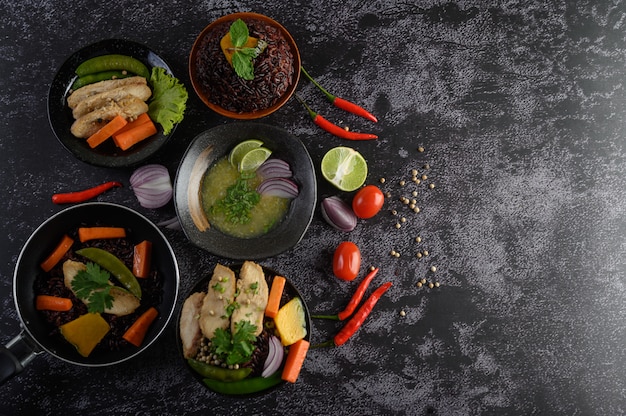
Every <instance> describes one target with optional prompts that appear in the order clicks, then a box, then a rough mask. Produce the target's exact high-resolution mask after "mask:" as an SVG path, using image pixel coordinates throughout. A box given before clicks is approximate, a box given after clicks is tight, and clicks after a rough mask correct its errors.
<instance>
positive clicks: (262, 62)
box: [189, 13, 301, 120]
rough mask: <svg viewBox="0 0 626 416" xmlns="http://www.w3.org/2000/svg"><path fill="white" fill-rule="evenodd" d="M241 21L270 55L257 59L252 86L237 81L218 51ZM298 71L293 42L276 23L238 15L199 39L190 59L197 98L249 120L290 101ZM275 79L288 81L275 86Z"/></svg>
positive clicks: (227, 114)
mask: <svg viewBox="0 0 626 416" xmlns="http://www.w3.org/2000/svg"><path fill="white" fill-rule="evenodd" d="M237 19H242V20H243V21H244V22H245V23H246V25H247V26H248V29H249V32H250V36H253V37H257V38H260V39H264V40H266V41H267V42H268V46H267V49H266V50H265V51H264V52H263V53H262V54H261V55H260V56H259V57H257V58H255V61H254V74H255V77H254V80H252V81H246V80H244V79H242V78H239V77H238V76H237V74H236V73H235V71H234V69H232V67H231V66H230V64H229V63H228V61H227V60H226V57H225V56H224V54H223V53H222V51H221V49H220V45H219V42H220V40H221V38H222V37H223V36H224V35H226V33H228V30H229V28H230V25H231V24H232V23H233V22H234V21H235V20H237ZM270 51H272V54H273V55H274V54H275V53H276V54H278V55H279V56H281V62H282V63H283V64H281V65H276V64H275V63H272V62H271V60H270V56H269V55H270V54H269V52H270ZM284 62H288V64H286V65H285V64H284ZM266 64H267V65H266ZM300 65H301V61H300V52H299V51H298V47H297V46H296V43H295V41H294V40H293V38H292V37H291V35H290V34H289V32H287V30H286V29H285V28H284V27H283V26H281V25H280V24H279V23H278V22H276V21H274V20H272V19H270V18H269V17H267V16H264V15H261V14H257V13H234V14H229V15H226V16H223V17H221V18H219V19H217V20H215V21H214V22H213V23H211V24H209V25H208V26H207V27H205V28H204V30H203V31H202V32H201V33H200V35H198V37H197V38H196V40H195V42H194V44H193V47H192V49H191V54H190V55H189V77H190V79H191V84H192V86H193V89H194V90H195V91H196V94H198V97H200V99H201V100H202V101H203V102H204V103H205V104H206V105H207V106H208V107H209V108H210V109H211V110H213V111H215V112H216V113H218V114H220V115H223V116H225V117H229V118H233V119H240V120H251V119H258V118H261V117H265V116H267V115H269V114H272V113H273V112H274V111H276V110H278V109H279V108H280V107H282V106H283V105H284V104H285V103H286V102H287V101H288V100H289V98H291V96H292V94H293V93H294V91H295V89H296V87H297V85H298V81H299V79H300ZM276 76H278V77H279V78H281V79H283V80H284V81H283V82H278V83H277V82H275V78H276ZM270 79H271V80H270ZM268 80H270V81H268ZM268 89H269V90H268Z"/></svg>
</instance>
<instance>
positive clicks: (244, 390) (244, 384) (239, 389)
mask: <svg viewBox="0 0 626 416" xmlns="http://www.w3.org/2000/svg"><path fill="white" fill-rule="evenodd" d="M202 381H203V382H204V384H205V385H206V386H207V387H208V388H210V389H211V390H213V391H215V392H217V393H222V394H229V395H245V394H252V393H257V392H259V391H263V390H267V389H269V388H271V387H274V386H276V385H278V384H279V383H281V382H282V379H281V372H280V371H277V372H275V373H274V374H272V375H271V376H269V377H252V378H247V379H244V380H239V381H231V382H227V381H219V380H213V379H210V378H205V379H204V380H202Z"/></svg>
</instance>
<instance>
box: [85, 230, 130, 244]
mask: <svg viewBox="0 0 626 416" xmlns="http://www.w3.org/2000/svg"><path fill="white" fill-rule="evenodd" d="M124 237H126V229H125V228H123V227H79V228H78V239H79V240H80V242H81V243H84V242H85V241H89V240H103V239H109V238H124Z"/></svg>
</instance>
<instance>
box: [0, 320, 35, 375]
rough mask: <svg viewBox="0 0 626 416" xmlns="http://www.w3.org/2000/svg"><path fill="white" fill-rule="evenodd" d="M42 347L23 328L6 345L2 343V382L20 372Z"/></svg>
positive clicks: (0, 370)
mask: <svg viewBox="0 0 626 416" xmlns="http://www.w3.org/2000/svg"><path fill="white" fill-rule="evenodd" d="M41 352H42V349H41V348H40V347H39V346H38V345H37V343H36V342H35V341H34V340H33V339H32V338H31V337H30V335H28V334H27V333H26V332H25V331H23V330H22V332H20V334H19V335H18V336H16V337H15V338H13V339H12V340H11V341H9V342H8V343H7V344H6V345H4V346H3V345H0V384H4V382H5V381H7V380H8V379H10V378H11V377H13V376H14V375H16V374H18V373H20V372H21V371H22V370H23V369H24V367H26V366H27V365H28V363H30V362H31V361H32V360H33V359H34V358H35V357H36V356H37V355H38V354H39V353H41Z"/></svg>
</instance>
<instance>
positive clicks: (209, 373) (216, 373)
mask: <svg viewBox="0 0 626 416" xmlns="http://www.w3.org/2000/svg"><path fill="white" fill-rule="evenodd" d="M187 363H188V364H189V366H190V367H191V368H192V369H193V370H194V371H195V372H196V373H198V374H200V375H201V376H202V377H206V378H209V379H211V380H218V381H226V382H232V381H239V380H243V379H244V378H246V377H248V376H249V375H250V373H251V372H252V368H250V367H244V368H238V369H236V370H234V369H230V368H222V367H218V366H215V365H211V364H207V363H203V362H202V361H198V360H194V359H193V358H188V359H187Z"/></svg>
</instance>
